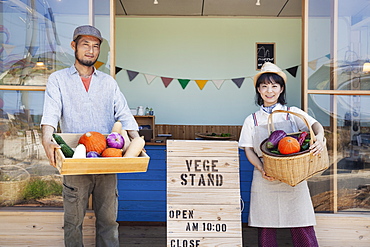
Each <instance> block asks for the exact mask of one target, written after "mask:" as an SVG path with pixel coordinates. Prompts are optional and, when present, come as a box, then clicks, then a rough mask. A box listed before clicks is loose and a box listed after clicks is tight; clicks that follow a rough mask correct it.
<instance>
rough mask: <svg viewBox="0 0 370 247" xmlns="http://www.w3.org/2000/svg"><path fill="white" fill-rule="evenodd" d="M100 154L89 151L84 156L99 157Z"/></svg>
mask: <svg viewBox="0 0 370 247" xmlns="http://www.w3.org/2000/svg"><path fill="white" fill-rule="evenodd" d="M99 157H100V154H99V153H98V152H95V151H90V152H88V153H87V154H86V158H99Z"/></svg>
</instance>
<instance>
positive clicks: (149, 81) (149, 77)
mask: <svg viewBox="0 0 370 247" xmlns="http://www.w3.org/2000/svg"><path fill="white" fill-rule="evenodd" d="M144 76H145V79H146V81H147V82H148V84H150V83H151V82H152V81H153V80H154V78H156V76H155V75H148V74H144Z"/></svg>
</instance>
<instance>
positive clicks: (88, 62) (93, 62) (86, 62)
mask: <svg viewBox="0 0 370 247" xmlns="http://www.w3.org/2000/svg"><path fill="white" fill-rule="evenodd" d="M75 57H76V60H77V61H78V62H79V63H80V64H81V65H84V66H87V67H91V66H93V65H94V64H95V63H96V61H97V60H98V58H96V59H95V60H94V61H91V60H84V59H80V58H79V57H78V56H77V50H76V51H75Z"/></svg>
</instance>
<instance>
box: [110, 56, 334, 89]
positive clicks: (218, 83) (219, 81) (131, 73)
mask: <svg viewBox="0 0 370 247" xmlns="http://www.w3.org/2000/svg"><path fill="white" fill-rule="evenodd" d="M328 56H329V57H330V54H329V55H325V56H323V57H328ZM323 57H321V58H323ZM318 59H320V58H318ZM318 59H315V60H312V61H309V62H308V66H309V68H311V69H312V70H316V67H317V61H318ZM299 66H301V65H296V66H293V67H289V68H287V69H282V70H286V71H287V72H288V73H289V74H290V75H292V76H293V77H297V72H298V67H299ZM117 68H118V67H116V69H117ZM118 69H119V70H121V69H122V68H118ZM119 70H118V71H116V73H118V72H119ZM126 71H127V74H128V77H129V80H130V81H132V80H134V79H135V78H136V77H137V75H138V74H139V73H141V72H137V71H132V70H126ZM141 74H143V75H144V76H145V79H146V81H147V83H148V84H151V83H152V82H153V80H154V79H155V78H156V77H160V78H161V80H162V82H163V85H164V86H165V87H166V88H167V87H168V86H169V85H170V84H171V82H172V81H173V80H174V79H177V81H178V82H179V83H180V85H181V87H182V89H185V88H186V87H187V86H188V85H189V83H190V81H195V83H196V84H197V85H198V87H199V89H200V90H203V88H204V87H205V85H206V84H207V82H208V81H212V82H213V84H214V85H215V86H216V87H217V89H220V88H221V86H222V85H223V84H224V82H225V81H226V80H231V81H232V82H233V83H234V84H235V85H236V86H237V87H238V88H241V87H242V85H243V84H244V81H245V79H246V78H249V79H251V80H252V81H253V76H246V77H240V78H232V79H209V80H194V79H178V78H170V77H165V76H158V75H150V74H144V73H141ZM252 85H253V84H252Z"/></svg>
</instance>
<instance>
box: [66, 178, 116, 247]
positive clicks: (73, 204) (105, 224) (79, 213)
mask: <svg viewBox="0 0 370 247" xmlns="http://www.w3.org/2000/svg"><path fill="white" fill-rule="evenodd" d="M90 194H92V198H93V209H94V212H95V217H96V222H95V227H96V246H97V247H102V246H109V247H116V246H117V247H118V246H119V240H118V223H117V222H116V219H117V208H118V201H117V200H118V199H117V197H118V194H117V177H116V174H103V175H68V176H67V175H65V176H63V203H64V243H65V246H67V247H72V246H73V247H77V246H78V247H81V246H83V241H82V239H83V238H82V224H83V221H84V217H85V213H86V209H87V206H88V200H89V196H90Z"/></svg>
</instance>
